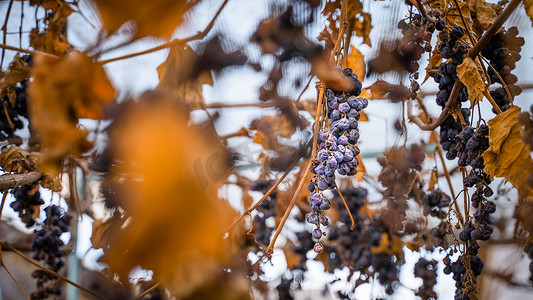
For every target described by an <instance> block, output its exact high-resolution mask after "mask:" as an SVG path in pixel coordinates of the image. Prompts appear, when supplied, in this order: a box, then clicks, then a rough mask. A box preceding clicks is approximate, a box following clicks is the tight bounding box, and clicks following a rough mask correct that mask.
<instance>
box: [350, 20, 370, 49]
mask: <svg viewBox="0 0 533 300" xmlns="http://www.w3.org/2000/svg"><path fill="white" fill-rule="evenodd" d="M361 18H362V20H361ZM354 27H355V34H356V35H357V36H359V37H362V38H363V44H366V45H368V46H369V47H372V42H370V31H371V30H372V16H371V15H370V14H369V13H364V12H363V13H361V14H360V18H358V19H356V20H355V26H354Z"/></svg>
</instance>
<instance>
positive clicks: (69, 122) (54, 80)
mask: <svg viewBox="0 0 533 300" xmlns="http://www.w3.org/2000/svg"><path fill="white" fill-rule="evenodd" d="M32 73H33V78H34V79H33V82H32V83H31V84H30V86H29V88H28V94H29V97H30V98H31V100H32V101H30V107H29V111H30V117H31V122H32V125H33V126H34V128H35V129H36V130H37V133H38V134H39V135H41V137H42V140H43V143H44V146H45V148H46V151H45V153H44V157H43V161H42V164H43V168H42V170H43V171H44V172H50V173H52V174H57V173H58V172H59V167H60V165H61V161H62V159H63V157H64V155H66V154H74V155H79V154H82V153H84V152H86V151H88V150H89V149H90V148H91V146H92V145H91V143H90V142H89V141H87V139H86V136H87V132H86V131H84V130H82V129H80V128H78V127H77V123H78V118H92V119H102V118H103V117H104V113H103V108H104V106H105V105H106V104H108V103H109V102H110V101H112V100H113V99H114V97H115V89H114V88H113V86H112V85H111V83H110V82H109V80H108V79H107V76H106V74H105V72H104V70H103V68H102V66H100V65H98V64H96V63H95V62H93V61H92V59H91V58H89V57H87V56H85V55H84V54H82V53H80V52H73V53H71V54H70V55H68V56H65V57H61V58H53V57H50V56H45V55H42V54H37V55H35V57H34V68H33V70H32Z"/></svg>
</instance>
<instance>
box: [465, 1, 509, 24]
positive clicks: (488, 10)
mask: <svg viewBox="0 0 533 300" xmlns="http://www.w3.org/2000/svg"><path fill="white" fill-rule="evenodd" d="M502 10H503V9H502V7H501V6H499V5H497V4H492V3H487V2H486V1H485V0H475V1H474V5H473V6H472V7H471V11H472V13H473V14H475V16H476V19H475V22H474V25H476V27H479V29H481V30H483V31H484V30H487V29H488V28H489V27H490V25H492V23H494V20H496V18H497V17H498V15H499V14H500V13H501V12H502Z"/></svg>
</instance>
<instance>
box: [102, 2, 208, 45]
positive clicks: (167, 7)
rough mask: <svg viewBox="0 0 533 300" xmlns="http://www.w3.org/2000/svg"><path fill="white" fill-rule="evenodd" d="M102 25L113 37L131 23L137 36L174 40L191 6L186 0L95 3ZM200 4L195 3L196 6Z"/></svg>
mask: <svg viewBox="0 0 533 300" xmlns="http://www.w3.org/2000/svg"><path fill="white" fill-rule="evenodd" d="M94 2H95V4H96V7H97V8H98V11H99V12H100V16H101V18H102V23H103V26H104V28H105V29H106V30H107V33H108V35H112V34H113V33H114V32H116V31H117V30H118V29H119V28H120V27H122V25H123V24H124V23H126V22H128V21H133V23H134V25H135V28H134V29H135V37H137V38H140V37H144V36H156V37H162V38H170V36H171V35H172V33H173V32H174V30H175V29H176V27H178V25H180V24H181V23H182V22H183V15H184V13H185V12H186V11H187V9H189V8H190V7H191V4H190V3H187V2H188V1H185V0H152V1H144V0H130V1H128V3H127V4H126V3H124V1H120V0H95V1H94ZM196 2H198V1H193V2H192V3H193V4H194V3H196Z"/></svg>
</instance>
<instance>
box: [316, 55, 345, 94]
mask: <svg viewBox="0 0 533 300" xmlns="http://www.w3.org/2000/svg"><path fill="white" fill-rule="evenodd" d="M310 62H311V64H312V71H311V73H312V74H314V75H316V76H317V77H318V79H320V80H322V81H323V82H324V84H325V85H326V86H327V87H328V88H331V89H333V90H336V91H349V90H351V89H352V88H353V82H352V81H351V80H349V79H348V77H346V76H344V75H343V74H342V72H341V71H340V70H339V69H337V68H335V67H334V66H333V65H332V64H330V63H329V62H328V61H327V59H325V58H324V57H322V56H318V57H315V58H313V59H312V60H311V61H310Z"/></svg>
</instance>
